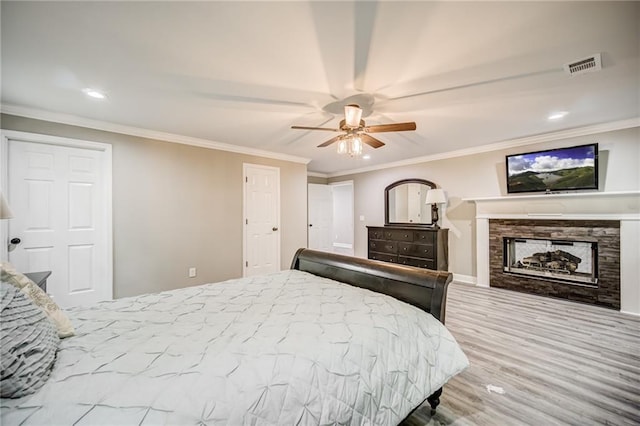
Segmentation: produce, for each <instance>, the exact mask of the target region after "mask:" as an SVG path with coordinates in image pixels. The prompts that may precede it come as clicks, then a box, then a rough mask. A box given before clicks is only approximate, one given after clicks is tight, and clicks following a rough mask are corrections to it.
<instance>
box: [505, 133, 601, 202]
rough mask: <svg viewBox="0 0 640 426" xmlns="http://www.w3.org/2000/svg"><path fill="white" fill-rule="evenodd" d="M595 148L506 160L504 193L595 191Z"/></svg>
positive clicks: (559, 150)
mask: <svg viewBox="0 0 640 426" xmlns="http://www.w3.org/2000/svg"><path fill="white" fill-rule="evenodd" d="M597 149H598V148H597V145H596V144H593V145H583V146H577V147H572V148H564V149H557V150H550V151H542V152H532V153H528V154H521V155H513V156H509V157H507V186H508V192H539V191H566V190H573V189H597V180H596V175H595V173H596V167H595V162H596V153H597V152H596V150H597Z"/></svg>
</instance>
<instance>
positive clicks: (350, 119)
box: [344, 104, 362, 129]
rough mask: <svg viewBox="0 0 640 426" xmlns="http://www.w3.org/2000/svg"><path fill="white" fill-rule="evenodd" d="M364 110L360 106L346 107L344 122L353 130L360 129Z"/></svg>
mask: <svg viewBox="0 0 640 426" xmlns="http://www.w3.org/2000/svg"><path fill="white" fill-rule="evenodd" d="M361 118H362V109H360V107H359V106H358V105H355V104H351V105H346V106H345V107H344V121H345V123H346V124H347V126H349V127H351V128H354V129H355V128H357V127H360V119H361Z"/></svg>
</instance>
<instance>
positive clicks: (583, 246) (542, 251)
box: [503, 237, 598, 287]
mask: <svg viewBox="0 0 640 426" xmlns="http://www.w3.org/2000/svg"><path fill="white" fill-rule="evenodd" d="M503 242H504V250H503V263H504V271H505V272H509V273H514V274H520V275H529V276H531V277H539V278H540V279H547V280H554V281H558V280H559V281H563V282H567V283H569V284H575V285H586V286H594V287H597V286H598V274H597V271H598V267H597V266H598V265H597V263H598V244H597V243H595V242H590V241H565V240H545V239H534V238H517V237H505V238H503Z"/></svg>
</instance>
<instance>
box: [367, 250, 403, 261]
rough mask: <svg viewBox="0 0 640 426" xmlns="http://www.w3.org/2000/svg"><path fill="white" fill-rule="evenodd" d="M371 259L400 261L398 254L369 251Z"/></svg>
mask: <svg viewBox="0 0 640 426" xmlns="http://www.w3.org/2000/svg"><path fill="white" fill-rule="evenodd" d="M369 259H373V260H380V261H382V262H389V263H398V256H397V255H393V254H387V253H373V252H369Z"/></svg>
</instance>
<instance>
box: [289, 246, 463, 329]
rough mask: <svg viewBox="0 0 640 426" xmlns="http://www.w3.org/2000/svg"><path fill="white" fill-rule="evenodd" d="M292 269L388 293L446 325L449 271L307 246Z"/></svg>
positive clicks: (292, 263) (298, 255) (296, 259)
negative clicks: (331, 251) (314, 248)
mask: <svg viewBox="0 0 640 426" xmlns="http://www.w3.org/2000/svg"><path fill="white" fill-rule="evenodd" d="M291 269H297V270H300V271H305V272H309V273H311V274H314V275H318V276H321V277H325V278H329V279H332V280H336V281H340V282H343V283H347V284H351V285H354V286H357V287H362V288H366V289H368V290H372V291H376V292H378V293H383V294H387V295H389V296H392V297H394V298H396V299H398V300H402V301H403V302H406V303H410V304H412V305H414V306H417V307H418V308H420V309H422V310H424V311H426V312H429V313H431V314H432V315H433V316H434V317H436V318H437V319H438V320H440V322H442V323H443V324H444V319H445V313H446V299H447V287H448V286H449V283H450V282H451V280H452V279H453V275H452V274H451V273H449V272H445V271H432V270H429V269H420V268H413V267H410V266H402V265H394V264H391V263H385V262H379V261H376V260H369V259H362V258H357V257H350V256H344V255H340V254H335V253H328V252H322V251H317V250H311V249H305V248H301V249H299V250H298V251H297V252H296V254H295V256H294V257H293V261H292V262H291Z"/></svg>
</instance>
